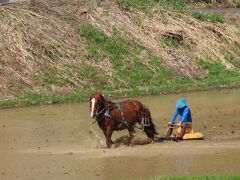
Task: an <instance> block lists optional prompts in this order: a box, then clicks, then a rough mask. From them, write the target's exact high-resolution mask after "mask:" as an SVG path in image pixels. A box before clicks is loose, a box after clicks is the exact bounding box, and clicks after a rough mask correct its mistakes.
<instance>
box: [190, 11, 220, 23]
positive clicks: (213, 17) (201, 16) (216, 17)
mask: <svg viewBox="0 0 240 180" xmlns="http://www.w3.org/2000/svg"><path fill="white" fill-rule="evenodd" d="M192 16H193V17H194V18H196V19H198V20H200V21H208V22H212V23H223V22H224V17H223V16H222V15H220V14H217V13H209V14H206V13H202V12H199V11H195V12H193V13H192Z"/></svg>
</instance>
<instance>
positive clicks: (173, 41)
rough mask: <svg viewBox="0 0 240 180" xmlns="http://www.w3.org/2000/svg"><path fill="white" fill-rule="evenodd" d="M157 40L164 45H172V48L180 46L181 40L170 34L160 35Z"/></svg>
mask: <svg viewBox="0 0 240 180" xmlns="http://www.w3.org/2000/svg"><path fill="white" fill-rule="evenodd" d="M159 41H160V43H161V44H163V45H166V46H168V47H172V48H178V47H180V46H181V40H179V39H178V38H176V37H171V36H167V37H162V38H161V39H160V40H159Z"/></svg>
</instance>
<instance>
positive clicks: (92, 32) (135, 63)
mask: <svg viewBox="0 0 240 180" xmlns="http://www.w3.org/2000/svg"><path fill="white" fill-rule="evenodd" d="M78 33H79V36H81V37H82V38H84V39H85V41H86V50H87V51H88V54H87V56H88V58H89V59H90V60H91V61H95V63H91V64H87V63H83V64H81V65H80V66H76V67H72V66H71V67H68V66H67V65H66V66H65V67H64V69H60V70H59V69H51V68H46V69H45V70H44V71H43V73H42V76H40V77H41V78H40V79H39V81H40V85H42V86H45V87H49V88H51V87H52V86H59V87H61V86H63V87H65V86H70V85H71V82H70V81H69V80H68V79H71V78H68V77H72V76H73V74H72V73H73V72H74V75H75V76H78V78H79V79H81V80H84V81H83V82H84V83H83V84H79V86H76V85H74V86H72V87H74V92H73V93H71V94H65V95H64V94H63V95H61V96H55V95H47V94H44V93H36V92H29V93H26V94H23V95H17V99H13V100H5V101H0V107H13V106H21V105H34V104H54V103H62V102H72V101H80V100H82V101H83V100H87V99H88V96H89V93H91V92H94V91H101V92H102V93H104V94H108V95H109V96H132V97H133V96H139V95H143V94H144V95H146V94H159V93H170V92H181V91H186V90H194V89H209V88H216V87H228V86H236V85H240V72H239V69H240V65H239V61H238V59H237V58H236V57H235V56H234V55H232V54H230V53H228V54H226V59H227V60H228V61H229V62H231V63H232V64H234V66H235V67H236V68H233V69H226V68H225V67H224V66H223V65H222V64H221V63H220V61H219V60H216V59H213V58H201V59H199V60H198V64H199V66H200V67H201V68H202V69H205V70H206V71H208V74H207V75H206V76H200V77H199V76H196V77H192V78H189V77H184V76H179V75H174V74H173V73H172V72H171V71H170V69H168V68H167V67H166V66H164V65H163V64H162V62H161V59H159V58H158V57H156V56H154V55H153V54H152V53H151V52H150V51H149V50H147V49H146V48H145V47H143V46H141V45H139V44H138V43H137V42H135V41H133V40H131V39H128V40H127V39H124V38H123V37H121V36H119V34H120V33H118V30H117V29H114V36H111V37H109V36H107V35H106V34H105V33H104V32H103V31H101V30H99V29H97V28H96V27H93V26H92V25H90V24H85V25H84V26H81V27H80V28H78ZM164 43H165V44H166V45H167V46H171V47H174V48H177V47H178V46H179V45H180V42H179V41H178V40H175V39H165V41H164ZM106 59H107V60H108V61H109V62H110V63H111V66H110V69H107V70H106V69H105V66H100V64H101V63H103V62H105V61H106ZM94 64H95V65H94ZM109 72H111V75H110V76H109ZM58 73H60V74H64V75H65V76H64V78H59V76H58Z"/></svg>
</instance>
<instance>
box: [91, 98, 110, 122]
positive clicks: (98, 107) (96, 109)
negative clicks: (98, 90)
mask: <svg viewBox="0 0 240 180" xmlns="http://www.w3.org/2000/svg"><path fill="white" fill-rule="evenodd" d="M92 99H93V98H91V99H90V102H91V103H92ZM96 102H99V103H100V104H99V105H98V106H97V107H96V105H95V106H94V107H90V111H91V112H92V111H93V112H95V113H96V117H95V118H96V119H97V118H98V117H99V116H100V115H101V114H102V113H103V112H104V110H106V108H107V107H108V106H109V105H106V101H105V100H97V101H96ZM102 104H104V107H103V108H102V109H101V110H100V111H99V109H100V107H101V105H102Z"/></svg>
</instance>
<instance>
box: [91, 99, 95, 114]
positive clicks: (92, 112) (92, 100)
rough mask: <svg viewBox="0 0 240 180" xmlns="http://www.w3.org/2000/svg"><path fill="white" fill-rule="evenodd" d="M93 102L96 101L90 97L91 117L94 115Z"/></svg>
mask: <svg viewBox="0 0 240 180" xmlns="http://www.w3.org/2000/svg"><path fill="white" fill-rule="evenodd" d="M95 103H96V100H95V98H92V99H91V105H92V106H91V118H93V117H94V109H95Z"/></svg>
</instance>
